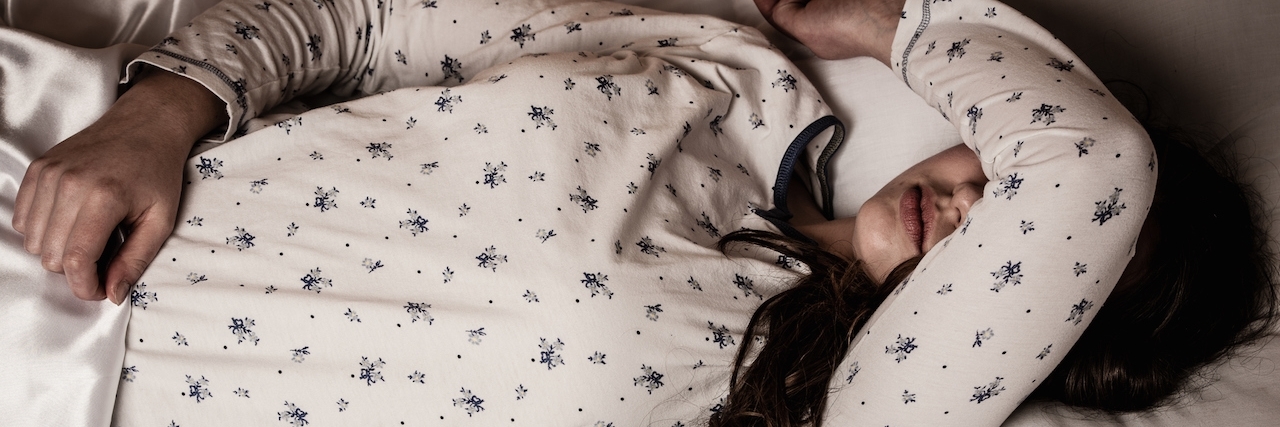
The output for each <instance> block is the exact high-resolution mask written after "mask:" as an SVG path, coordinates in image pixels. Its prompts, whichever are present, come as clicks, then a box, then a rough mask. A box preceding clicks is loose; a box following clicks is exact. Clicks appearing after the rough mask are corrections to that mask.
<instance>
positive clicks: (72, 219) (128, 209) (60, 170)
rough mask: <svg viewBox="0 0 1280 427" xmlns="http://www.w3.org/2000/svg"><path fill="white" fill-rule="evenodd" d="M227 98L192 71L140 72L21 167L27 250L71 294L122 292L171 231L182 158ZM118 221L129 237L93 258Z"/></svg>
mask: <svg viewBox="0 0 1280 427" xmlns="http://www.w3.org/2000/svg"><path fill="white" fill-rule="evenodd" d="M224 105H225V104H223V103H222V102H221V101H220V100H219V99H218V98H217V97H216V96H214V95H213V93H212V92H209V91H208V90H207V89H205V88H204V87H203V86H201V85H200V84H199V83H196V82H194V81H192V80H188V79H186V78H184V77H180V76H177V75H174V74H170V73H168V72H154V73H153V74H148V75H144V76H143V77H142V78H141V79H140V80H139V81H138V83H137V84H136V85H134V86H133V87H132V88H131V89H129V91H128V92H126V93H125V94H124V95H122V96H121V97H120V99H119V100H117V101H116V103H115V104H113V105H112V106H111V108H110V109H109V110H107V112H106V113H105V114H104V115H103V116H102V117H101V118H99V119H98V120H97V121H96V122H94V123H93V124H92V125H90V126H89V127H87V128H85V129H84V130H81V131H80V132H79V133H76V134H75V135H73V136H71V137H70V138H67V139H66V140H65V141H62V142H61V143H59V144H58V145H56V146H54V147H53V148H51V149H50V150H49V151H48V152H46V153H45V154H44V155H43V156H41V157H40V158H39V159H36V160H35V161H33V162H32V163H31V165H30V166H29V167H28V168H27V172H26V175H25V176H23V178H22V184H21V187H19V189H18V195H17V199H16V203H15V206H14V215H13V228H14V229H15V230H17V231H18V232H19V233H22V235H23V236H24V238H25V240H24V243H23V246H24V248H25V249H26V251H27V252H29V253H31V254H34V255H39V256H40V257H41V264H42V265H43V266H44V268H45V269H46V270H49V271H52V272H55V273H62V274H64V275H66V277H67V283H68V285H70V287H71V291H72V292H73V293H74V294H75V295H76V297H79V298H80V299H84V300H101V299H104V298H109V299H110V300H111V301H112V302H114V303H116V304H117V305H118V304H121V303H122V302H124V300H125V298H126V297H127V295H128V292H129V287H130V286H131V285H132V284H133V283H134V282H136V281H137V280H138V278H139V277H140V276H142V272H143V270H145V269H146V267H147V265H148V264H150V263H151V260H152V259H153V258H155V256H156V253H157V252H158V251H159V250H160V246H161V244H163V243H164V240H165V239H166V238H167V237H169V233H170V232H172V231H173V225H174V221H175V216H176V213H177V209H178V199H179V197H180V195H181V191H182V168H183V162H184V161H185V160H186V158H187V154H188V153H189V152H190V150H191V146H192V144H193V143H194V142H195V141H196V139H197V138H199V137H200V136H202V135H204V134H205V133H207V132H208V131H209V130H211V129H213V127H215V126H216V125H217V124H218V123H219V120H218V118H219V114H225V113H222V110H223V108H224ZM117 226H119V227H121V228H123V229H124V230H126V231H127V232H128V233H129V237H128V239H127V240H126V241H125V242H124V244H123V246H121V247H120V248H119V253H118V254H117V255H116V256H115V257H114V259H110V260H105V261H104V262H109V265H106V266H98V265H97V261H98V260H99V258H100V257H101V256H102V255H103V251H104V248H105V247H106V246H107V244H108V239H109V238H110V237H111V235H112V233H114V232H115V230H116V228H117ZM100 271H101V272H103V273H104V274H102V277H99V272H100Z"/></svg>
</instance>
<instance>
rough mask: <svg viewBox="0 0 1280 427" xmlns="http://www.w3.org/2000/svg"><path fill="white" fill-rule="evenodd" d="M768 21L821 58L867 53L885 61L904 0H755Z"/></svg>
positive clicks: (836, 57) (886, 61)
mask: <svg viewBox="0 0 1280 427" xmlns="http://www.w3.org/2000/svg"><path fill="white" fill-rule="evenodd" d="M755 2H756V7H757V8H759V9H760V13H761V14H763V15H764V18H765V19H766V20H768V21H769V23H770V24H772V25H773V26H774V28H777V29H778V30H779V31H782V32H783V33H785V34H787V35H788V36H790V37H791V38H793V39H796V40H797V41H799V42H800V43H803V44H804V45H805V46H806V47H808V48H809V49H810V50H812V51H813V53H814V54H816V55H818V57H819V58H823V59H844V58H852V57H857V56H870V57H873V58H876V59H878V60H879V61H880V62H883V63H885V64H886V65H888V64H889V52H890V50H891V49H892V47H893V35H894V33H895V31H897V28H898V21H899V20H901V14H902V7H903V5H904V4H906V0H755Z"/></svg>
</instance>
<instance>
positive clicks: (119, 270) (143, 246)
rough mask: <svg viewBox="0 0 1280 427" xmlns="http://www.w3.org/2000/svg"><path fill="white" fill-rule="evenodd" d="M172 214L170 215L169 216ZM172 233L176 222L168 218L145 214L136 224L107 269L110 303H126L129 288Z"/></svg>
mask: <svg viewBox="0 0 1280 427" xmlns="http://www.w3.org/2000/svg"><path fill="white" fill-rule="evenodd" d="M172 216H173V215H168V216H167V217H166V218H168V217H172ZM172 232H173V221H172V220H169V219H165V220H161V219H156V218H152V217H144V218H143V219H141V220H140V221H139V222H138V223H137V224H135V226H134V228H133V232H132V233H130V234H129V237H128V238H127V239H125V241H124V245H123V246H121V247H120V253H119V254H117V255H116V258H115V259H113V260H111V265H110V267H108V268H107V275H106V280H105V282H106V284H107V295H109V296H110V298H111V302H114V303H116V305H120V304H122V303H124V301H125V299H126V298H128V293H129V291H130V288H131V287H132V286H133V284H134V283H137V281H138V279H139V278H141V277H142V272H143V271H145V270H146V269H147V266H148V265H150V264H151V261H152V260H154V259H155V257H156V254H157V253H159V252H160V246H162V245H163V244H164V241H165V239H167V238H168V237H169V234H170V233H172Z"/></svg>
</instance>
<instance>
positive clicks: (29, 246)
mask: <svg viewBox="0 0 1280 427" xmlns="http://www.w3.org/2000/svg"><path fill="white" fill-rule="evenodd" d="M22 249H24V250H26V251H27V253H29V254H31V255H40V240H39V239H36V238H35V237H31V236H29V237H27V239H26V240H24V241H23V242H22Z"/></svg>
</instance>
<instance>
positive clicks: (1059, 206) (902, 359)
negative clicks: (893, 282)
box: [828, 0, 1156, 426]
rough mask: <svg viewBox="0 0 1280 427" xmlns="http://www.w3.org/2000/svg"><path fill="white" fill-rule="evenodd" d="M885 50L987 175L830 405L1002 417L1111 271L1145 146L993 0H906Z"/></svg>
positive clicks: (873, 419)
mask: <svg viewBox="0 0 1280 427" xmlns="http://www.w3.org/2000/svg"><path fill="white" fill-rule="evenodd" d="M890 60H891V61H893V67H892V68H893V69H894V71H895V72H897V73H900V75H901V77H902V78H903V80H904V81H905V82H906V83H907V85H908V86H909V87H911V88H912V89H913V90H915V91H916V93H918V94H920V96H921V97H923V98H924V99H925V101H926V102H927V103H928V104H930V105H932V106H934V108H936V109H937V111H938V112H939V113H940V114H941V115H942V116H943V117H944V118H947V119H949V120H950V121H951V123H952V124H953V125H955V126H956V128H958V129H959V130H960V136H961V138H962V139H963V140H964V142H965V144H966V145H968V146H969V147H970V148H973V149H974V151H975V152H977V153H978V156H979V158H981V160H982V167H983V170H984V171H985V172H986V174H987V176H988V178H989V179H990V181H989V182H988V183H987V186H986V191H985V194H984V195H983V199H982V200H981V201H980V203H977V204H975V205H974V206H973V208H972V209H970V211H969V214H968V217H967V218H966V219H965V220H964V224H963V226H962V227H961V228H960V229H959V230H958V231H957V232H956V233H953V234H952V235H951V236H950V237H948V238H947V239H946V240H944V241H943V244H942V245H940V247H934V248H933V249H932V250H930V251H929V253H928V254H926V255H925V257H924V259H923V260H922V261H921V262H920V265H919V267H917V268H916V270H915V271H914V272H913V273H912V276H911V277H910V278H909V279H907V280H905V281H904V282H903V283H902V284H901V285H900V286H899V288H898V290H896V291H895V292H894V294H893V295H892V296H890V297H889V299H888V300H886V301H885V303H884V304H883V305H881V307H880V309H879V310H877V312H876V314H875V315H874V316H873V317H872V318H871V320H870V321H868V323H867V325H866V326H865V327H864V328H863V330H862V331H860V332H859V333H858V336H857V338H855V341H854V347H853V349H852V350H851V351H850V353H849V355H848V356H847V357H846V359H845V362H844V364H842V367H843V369H844V371H845V372H847V374H846V375H841V376H839V377H838V378H833V380H832V385H833V387H835V388H838V390H837V391H836V392H834V393H833V396H832V397H833V401H832V402H831V407H830V409H829V410H828V416H830V417H832V418H831V419H832V420H840V422H841V423H848V422H851V423H853V424H855V425H868V426H870V425H998V424H1000V423H1002V422H1003V421H1004V420H1005V418H1006V417H1007V416H1008V415H1009V414H1010V413H1012V412H1013V410H1014V409H1015V408H1016V407H1017V406H1018V405H1019V404H1020V403H1022V399H1024V398H1025V397H1026V396H1027V395H1029V394H1030V393H1031V391H1032V390H1034V389H1035V387H1037V386H1038V385H1039V384H1040V382H1041V381H1042V380H1043V379H1044V378H1045V377H1046V376H1048V374H1049V373H1050V372H1051V371H1052V370H1053V368H1054V367H1055V366H1056V364H1057V362H1058V361H1060V360H1061V359H1062V357H1063V356H1064V355H1065V353H1066V350H1067V349H1069V348H1070V347H1071V344H1072V343H1074V341H1075V339H1076V338H1078V337H1079V336H1080V334H1081V333H1082V332H1083V331H1084V329H1083V327H1084V326H1086V325H1087V324H1088V322H1089V321H1090V320H1091V319H1092V316H1093V314H1094V313H1096V312H1097V311H1096V309H1097V308H1099V307H1101V306H1102V304H1104V302H1103V301H1104V300H1105V299H1106V297H1107V295H1108V294H1110V292H1111V288H1112V287H1113V286H1114V285H1115V283H1116V281H1117V280H1118V279H1119V276H1120V273H1121V272H1122V271H1123V270H1124V266H1125V265H1126V264H1127V263H1128V260H1129V258H1130V257H1131V256H1132V250H1133V245H1134V242H1135V241H1136V240H1137V235H1138V230H1139V229H1140V228H1141V226H1142V222H1143V219H1145V217H1146V215H1145V213H1146V212H1147V209H1149V207H1150V203H1151V197H1152V194H1153V193H1154V190H1155V177H1156V172H1155V171H1156V161H1155V153H1154V151H1153V149H1152V147H1151V143H1150V141H1149V139H1148V137H1147V135H1146V132H1145V131H1143V130H1142V128H1141V126H1140V125H1139V124H1138V123H1137V122H1136V120H1135V119H1134V118H1133V117H1132V116H1131V115H1130V114H1129V113H1128V111H1126V110H1125V109H1124V108H1123V107H1122V106H1120V104H1119V102H1118V101H1116V100H1115V98H1114V97H1113V96H1111V95H1110V94H1109V93H1108V92H1107V91H1106V89H1105V88H1104V87H1103V86H1102V83H1101V82H1100V81H1098V80H1097V78H1096V77H1094V76H1093V74H1092V72H1090V71H1089V69H1088V68H1087V67H1085V66H1084V64H1081V63H1080V61H1079V60H1078V58H1076V57H1075V55H1074V54H1073V53H1071V51H1070V50H1068V49H1067V47H1066V46H1064V45H1062V43H1061V42H1058V41H1057V40H1056V39H1054V38H1053V37H1052V35H1050V34H1049V33H1048V32H1047V31H1045V30H1044V29H1043V28H1041V27H1039V26H1038V25H1036V24H1035V23H1034V22H1032V21H1031V20H1030V19H1027V18H1026V17H1024V16H1022V15H1021V14H1020V13H1018V12H1017V11H1016V10H1013V9H1012V8H1009V7H1008V6H1005V5H1004V4H1002V3H999V2H995V1H967V2H936V3H934V2H931V1H929V0H919V1H908V2H907V5H906V8H905V10H904V12H903V18H902V22H901V23H899V25H898V32H897V35H896V36H895V37H894V42H893V51H892V55H891V56H890ZM1113 215H1114V216H1113ZM930 346H938V347H940V348H933V349H930ZM961 385H963V386H961ZM848 420H852V421H848Z"/></svg>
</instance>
